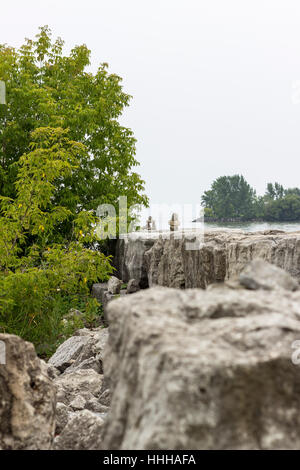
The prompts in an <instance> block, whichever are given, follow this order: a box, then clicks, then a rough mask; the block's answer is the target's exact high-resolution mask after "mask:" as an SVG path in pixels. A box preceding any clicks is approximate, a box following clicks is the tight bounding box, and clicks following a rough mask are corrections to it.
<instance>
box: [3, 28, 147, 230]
mask: <svg viewBox="0 0 300 470" xmlns="http://www.w3.org/2000/svg"><path fill="white" fill-rule="evenodd" d="M63 44H64V43H63V41H62V40H61V39H60V38H58V39H57V40H56V41H52V40H51V32H50V30H49V28H48V27H43V28H40V33H39V34H38V35H37V37H36V40H29V39H28V40H26V42H25V44H24V45H23V46H22V47H21V48H20V49H19V50H16V49H14V48H11V47H8V46H6V45H0V80H4V81H5V83H6V89H7V107H6V111H5V112H4V111H1V114H0V194H2V195H3V196H7V197H11V198H15V196H16V186H15V181H16V178H17V167H16V162H18V160H19V159H20V157H21V156H22V155H23V154H27V153H28V152H29V151H30V142H31V140H30V133H31V132H32V131H33V130H34V129H36V128H41V127H53V128H57V127H60V128H63V129H69V138H70V139H71V140H74V141H76V142H80V143H81V144H84V146H85V148H86V150H87V151H86V152H85V153H84V154H82V155H81V158H80V165H78V166H77V167H76V168H75V169H73V171H72V173H66V174H64V176H63V177H61V178H58V179H57V181H55V182H54V185H55V186H56V191H55V193H54V195H53V204H57V205H59V206H63V207H65V208H67V209H69V210H71V211H72V212H73V213H74V212H78V211H80V210H83V209H86V210H95V209H96V208H97V207H98V205H99V204H104V203H109V204H113V205H114V206H115V207H117V202H118V197H119V196H120V195H122V196H127V198H128V205H129V206H132V205H134V204H142V205H144V204H147V198H146V196H145V195H144V194H142V193H143V190H144V182H143V181H142V180H141V178H140V176H139V175H138V174H137V173H136V172H134V171H133V169H134V167H136V166H137V165H138V162H137V161H136V159H135V138H134V136H133V133H132V131H131V130H130V129H127V128H125V127H123V126H121V125H120V124H119V122H118V119H119V117H120V115H121V114H122V112H123V110H124V108H125V107H126V106H128V104H129V101H130V98H131V97H130V96H129V95H127V94H126V93H124V92H123V90H122V85H121V78H120V77H118V76H117V75H114V74H109V73H108V71H107V67H108V66H107V64H101V65H100V66H99V68H98V70H97V72H96V73H95V74H92V73H90V72H89V71H87V66H88V65H89V63H90V51H89V50H88V48H87V47H86V46H85V45H82V46H76V47H74V48H73V49H72V50H71V52H70V54H69V55H68V56H66V55H64V54H63ZM60 231H61V232H62V233H63V235H64V236H67V235H68V233H69V231H70V225H69V223H68V222H67V221H66V222H65V224H62V225H61V226H60Z"/></svg>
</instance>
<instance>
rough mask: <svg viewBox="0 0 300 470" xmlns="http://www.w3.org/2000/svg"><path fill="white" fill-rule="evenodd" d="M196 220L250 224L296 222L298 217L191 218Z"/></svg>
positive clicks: (195, 221)
mask: <svg viewBox="0 0 300 470" xmlns="http://www.w3.org/2000/svg"><path fill="white" fill-rule="evenodd" d="M198 222H204V223H205V222H206V223H221V224H224V223H225V224H228V223H232V224H241V223H245V224H251V223H266V224H270V223H271V224H272V223H275V224H276V223H289V222H291V223H297V222H300V219H295V220H266V219H239V218H233V217H231V218H222V219H217V218H214V217H202V218H198V219H194V220H192V223H198Z"/></svg>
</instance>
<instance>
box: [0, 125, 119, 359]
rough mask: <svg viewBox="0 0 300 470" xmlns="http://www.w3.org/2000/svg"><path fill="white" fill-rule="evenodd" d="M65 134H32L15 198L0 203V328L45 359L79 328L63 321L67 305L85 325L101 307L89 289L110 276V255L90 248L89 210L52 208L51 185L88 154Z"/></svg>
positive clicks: (51, 131)
mask: <svg viewBox="0 0 300 470" xmlns="http://www.w3.org/2000/svg"><path fill="white" fill-rule="evenodd" d="M67 134H68V133H67V131H65V130H63V129H61V128H42V129H37V130H35V131H34V132H33V133H32V144H31V148H32V151H31V152H29V153H28V154H25V155H23V156H22V157H21V158H20V161H19V163H18V177H17V181H16V198H15V199H11V198H7V197H3V196H2V197H0V203H1V205H0V214H1V216H0V330H1V331H3V332H7V333H14V334H17V335H20V336H21V337H23V338H24V339H26V340H29V341H32V342H33V343H34V344H35V346H36V348H37V350H38V351H39V352H40V353H42V354H44V355H47V354H50V353H51V352H53V349H54V348H55V347H56V346H57V344H58V343H59V342H60V341H63V340H64V339H65V337H66V335H67V334H72V332H73V331H74V329H76V327H78V326H81V325H80V321H79V322H78V324H70V322H69V323H68V324H67V325H66V324H65V323H64V322H63V321H62V320H63V317H64V315H65V314H66V313H67V311H68V310H69V309H70V308H71V307H77V308H78V304H81V305H82V307H83V313H84V318H83V320H82V321H85V320H88V319H89V318H90V320H91V319H92V318H93V317H95V315H96V313H97V311H98V310H99V304H98V303H97V302H96V301H95V299H92V298H90V296H89V292H90V287H91V284H92V283H93V282H97V281H99V280H106V279H107V278H108V277H109V275H110V274H111V273H112V270H113V268H112V267H111V265H110V257H106V256H104V255H103V254H102V253H100V252H97V251H92V250H90V249H89V248H88V245H89V244H90V243H92V242H93V240H94V238H95V236H94V231H95V224H96V223H97V218H96V217H95V216H94V214H93V212H92V211H81V212H80V213H79V214H77V215H76V214H73V213H72V212H71V211H70V210H69V209H67V208H66V207H63V206H57V205H56V206H54V207H53V205H52V201H53V198H54V196H55V192H56V187H57V185H55V184H54V182H57V179H59V178H61V177H64V176H66V175H68V174H72V171H73V169H74V168H76V165H78V162H79V158H80V155H81V154H82V153H84V152H85V151H86V149H85V147H84V146H83V145H82V144H78V143H77V142H74V141H71V140H69V139H68V137H67ZM69 218H71V219H72V227H73V229H72V233H71V234H69V235H70V236H69V239H68V240H60V243H59V242H57V243H54V242H53V240H55V233H56V231H57V227H58V226H59V224H61V223H63V222H64V221H65V220H67V219H69ZM58 241H59V240H58ZM75 323H76V322H75Z"/></svg>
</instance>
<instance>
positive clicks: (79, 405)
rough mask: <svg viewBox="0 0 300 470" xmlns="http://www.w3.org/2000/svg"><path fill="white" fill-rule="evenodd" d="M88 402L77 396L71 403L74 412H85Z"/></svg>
mask: <svg viewBox="0 0 300 470" xmlns="http://www.w3.org/2000/svg"><path fill="white" fill-rule="evenodd" d="M85 404H86V401H85V399H84V398H83V397H82V396H81V395H77V397H75V398H74V400H72V401H71V403H70V407H71V408H73V410H83V409H84V408H85Z"/></svg>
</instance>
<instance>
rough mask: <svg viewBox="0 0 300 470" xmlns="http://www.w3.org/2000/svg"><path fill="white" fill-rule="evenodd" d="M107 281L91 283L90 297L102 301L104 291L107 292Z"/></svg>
mask: <svg viewBox="0 0 300 470" xmlns="http://www.w3.org/2000/svg"><path fill="white" fill-rule="evenodd" d="M107 289H108V283H107V282H100V283H97V284H93V286H92V297H95V299H97V300H98V301H99V302H100V303H101V304H102V303H103V296H104V294H105V292H107Z"/></svg>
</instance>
